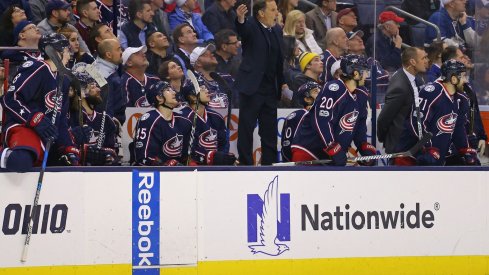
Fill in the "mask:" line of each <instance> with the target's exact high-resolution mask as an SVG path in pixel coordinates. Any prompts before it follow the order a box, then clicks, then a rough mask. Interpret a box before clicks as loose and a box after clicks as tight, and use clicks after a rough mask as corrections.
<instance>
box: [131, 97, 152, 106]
mask: <svg viewBox="0 0 489 275" xmlns="http://www.w3.org/2000/svg"><path fill="white" fill-rule="evenodd" d="M134 106H136V107H151V105H150V104H149V102H148V100H147V99H146V96H142V97H140V98H139V99H138V100H136V102H135V103H134Z"/></svg>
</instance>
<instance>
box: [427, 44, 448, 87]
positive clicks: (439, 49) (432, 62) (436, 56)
mask: <svg viewBox="0 0 489 275" xmlns="http://www.w3.org/2000/svg"><path fill="white" fill-rule="evenodd" d="M446 47H447V45H446V44H445V43H443V42H437V41H435V42H433V43H431V45H430V46H429V47H427V48H426V53H427V54H428V60H429V63H428V66H429V69H428V71H427V72H426V79H425V82H433V81H435V80H436V79H437V78H438V77H440V76H441V64H442V61H441V59H442V57H441V56H442V53H443V50H444V48H446Z"/></svg>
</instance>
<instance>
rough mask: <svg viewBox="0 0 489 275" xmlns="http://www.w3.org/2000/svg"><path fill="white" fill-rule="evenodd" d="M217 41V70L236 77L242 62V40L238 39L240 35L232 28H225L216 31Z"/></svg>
mask: <svg viewBox="0 0 489 275" xmlns="http://www.w3.org/2000/svg"><path fill="white" fill-rule="evenodd" d="M215 41H216V52H215V53H214V55H215V56H216V59H217V67H216V72H220V73H225V74H230V75H231V76H232V77H236V74H237V73H238V68H239V64H240V60H239V49H240V48H241V41H239V40H238V35H237V34H236V33H235V32H234V31H232V30H230V29H225V30H222V31H219V32H218V33H216V36H215Z"/></svg>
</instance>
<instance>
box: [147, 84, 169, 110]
mask: <svg viewBox="0 0 489 275" xmlns="http://www.w3.org/2000/svg"><path fill="white" fill-rule="evenodd" d="M168 88H171V86H170V83H168V82H166V81H158V82H157V83H156V84H153V85H151V86H150V87H149V89H148V91H147V92H146V100H148V103H149V104H151V106H156V103H157V102H158V100H157V99H156V97H157V96H158V95H161V96H163V91H164V90H166V89H168Z"/></svg>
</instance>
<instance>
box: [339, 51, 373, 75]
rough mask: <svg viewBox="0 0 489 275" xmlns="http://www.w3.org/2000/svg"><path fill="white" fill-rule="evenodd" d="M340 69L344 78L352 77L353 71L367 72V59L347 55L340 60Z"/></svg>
mask: <svg viewBox="0 0 489 275" xmlns="http://www.w3.org/2000/svg"><path fill="white" fill-rule="evenodd" d="M340 69H341V72H342V75H343V76H344V77H349V78H352V77H353V73H354V72H355V71H357V72H361V71H366V70H368V64H367V59H366V58H365V57H363V56H361V55H356V54H348V55H345V56H343V57H342V58H341V61H340Z"/></svg>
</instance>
